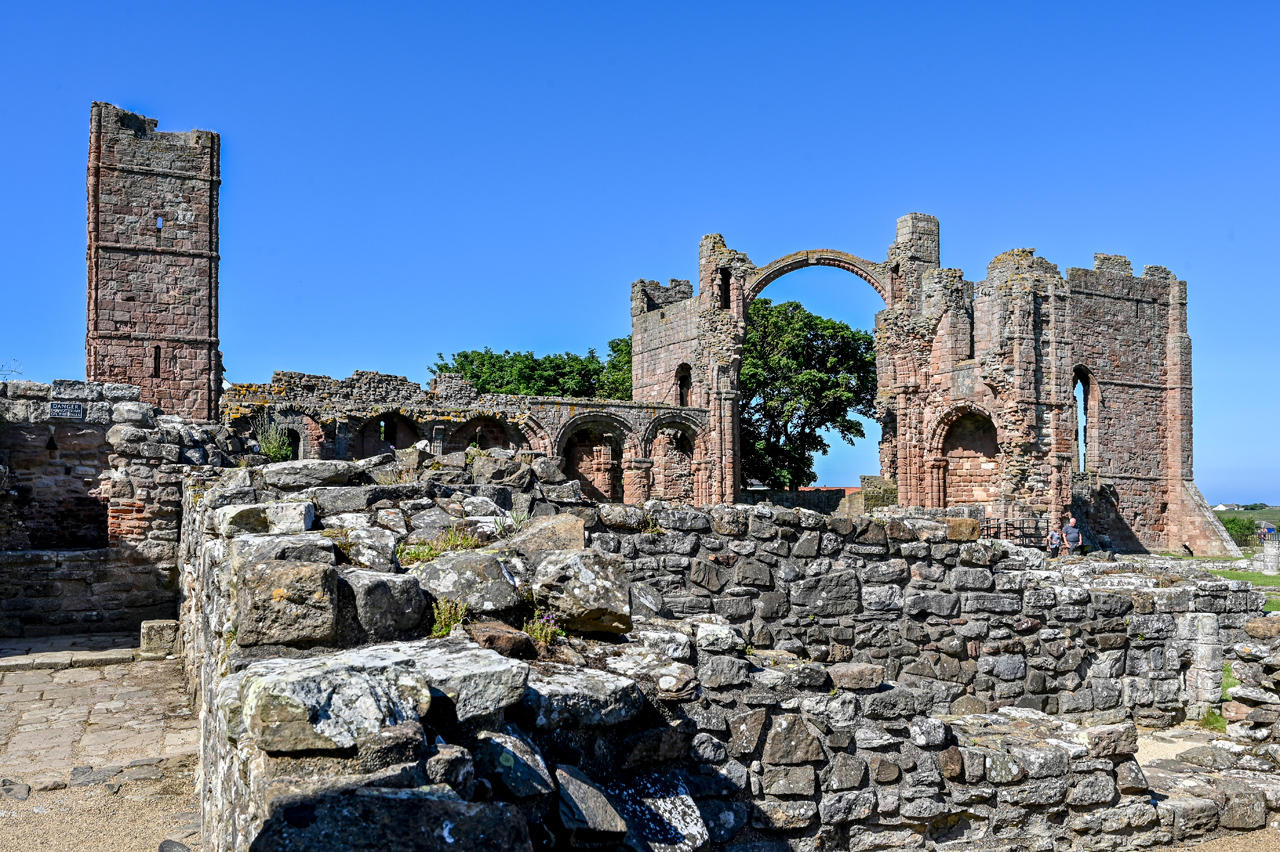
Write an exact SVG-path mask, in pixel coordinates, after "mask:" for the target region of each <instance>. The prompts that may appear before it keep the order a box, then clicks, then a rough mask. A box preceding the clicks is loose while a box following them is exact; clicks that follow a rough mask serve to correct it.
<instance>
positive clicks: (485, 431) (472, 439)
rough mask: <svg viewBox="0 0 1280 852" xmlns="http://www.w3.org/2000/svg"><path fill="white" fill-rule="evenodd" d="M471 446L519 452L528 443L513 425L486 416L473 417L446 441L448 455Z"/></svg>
mask: <svg viewBox="0 0 1280 852" xmlns="http://www.w3.org/2000/svg"><path fill="white" fill-rule="evenodd" d="M471 446H475V447H477V448H479V449H481V450H491V449H494V448H497V449H501V450H519V449H524V448H525V447H527V446H528V442H527V441H525V439H524V435H522V434H521V433H520V430H519V429H518V428H516V427H515V426H514V425H512V424H511V423H508V422H506V421H505V420H499V419H498V418H496V417H488V416H485V417H473V418H471V419H470V420H468V421H467V422H466V423H463V424H462V425H461V426H459V427H458V428H457V429H454V430H453V432H452V433H451V434H450V435H449V439H448V440H447V441H445V447H444V449H445V452H446V453H456V452H460V451H462V450H465V449H467V447H471Z"/></svg>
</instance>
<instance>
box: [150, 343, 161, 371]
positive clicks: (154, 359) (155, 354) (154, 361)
mask: <svg viewBox="0 0 1280 852" xmlns="http://www.w3.org/2000/svg"><path fill="white" fill-rule="evenodd" d="M151 378H153V379H158V378H160V347H159V346H153V347H152V349H151Z"/></svg>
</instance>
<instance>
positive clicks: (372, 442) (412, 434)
mask: <svg viewBox="0 0 1280 852" xmlns="http://www.w3.org/2000/svg"><path fill="white" fill-rule="evenodd" d="M352 420H353V423H352V428H351V433H350V439H349V445H348V454H349V455H353V457H354V458H357V459H362V458H369V457H370V456H374V455H378V454H379V453H383V452H388V451H389V448H390V447H392V446H394V447H395V448H396V449H398V450H401V449H404V448H405V447H409V446H412V445H413V444H414V443H415V442H417V441H418V440H420V439H421V438H422V423H421V422H420V421H419V420H418V419H416V418H414V417H410V416H409V415H407V414H405V413H404V412H403V411H401V410H400V409H398V408H395V407H394V406H386V407H383V408H379V409H377V410H376V411H375V412H374V413H373V414H370V415H369V416H368V417H364V418H361V419H359V420H356V419H355V418H352ZM379 421H386V422H390V423H393V424H394V425H395V430H396V433H395V434H394V435H392V436H391V437H388V438H386V439H385V440H383V439H382V438H376V439H375V438H374V437H373V436H372V434H371V433H369V432H367V431H366V430H368V429H369V428H370V427H371V426H373V425H374V424H375V423H378V422H379ZM402 424H403V425H404V426H407V427H408V433H409V434H405V435H401V434H400V427H401V425H402Z"/></svg>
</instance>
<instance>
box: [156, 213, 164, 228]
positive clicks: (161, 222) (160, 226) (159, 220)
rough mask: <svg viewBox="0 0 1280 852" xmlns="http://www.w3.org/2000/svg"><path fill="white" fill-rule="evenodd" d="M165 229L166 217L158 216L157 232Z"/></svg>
mask: <svg viewBox="0 0 1280 852" xmlns="http://www.w3.org/2000/svg"><path fill="white" fill-rule="evenodd" d="M163 227H164V217H163V216H157V217H156V230H157V231H158V230H160V229H161V228H163Z"/></svg>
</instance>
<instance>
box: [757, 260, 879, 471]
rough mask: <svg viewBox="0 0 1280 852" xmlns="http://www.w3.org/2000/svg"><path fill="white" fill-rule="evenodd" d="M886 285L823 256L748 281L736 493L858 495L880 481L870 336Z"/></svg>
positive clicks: (867, 270) (869, 272)
mask: <svg viewBox="0 0 1280 852" xmlns="http://www.w3.org/2000/svg"><path fill="white" fill-rule="evenodd" d="M850 275H853V276H854V277H855V278H857V279H860V280H857V281H854V280H853V279H851V278H850ZM889 280H890V279H889V277H888V276H885V275H882V271H881V270H879V269H878V267H877V265H876V264H871V263H869V262H867V261H863V260H861V259H860V258H857V257H855V256H853V255H850V254H847V253H845V252H837V251H831V250H825V249H824V250H815V251H805V252H796V253H793V254H790V255H786V256H785V257H782V258H779V259H778V260H775V261H773V262H772V263H770V264H767V265H766V266H764V267H761V268H760V269H758V270H755V271H753V272H749V273H748V274H747V275H746V278H745V281H744V286H743V294H744V305H743V308H742V314H743V316H742V319H743V321H744V322H743V324H742V326H741V327H742V329H743V333H742V338H741V347H742V348H741V350H740V351H741V352H742V357H741V360H740V361H739V362H738V364H737V365H736V370H737V383H736V384H737V390H738V391H739V398H738V406H737V407H738V412H737V414H738V429H739V434H740V437H741V445H740V452H739V453H738V456H739V458H740V460H741V464H742V472H743V481H742V484H743V485H746V484H748V482H749V480H752V479H755V480H758V481H759V482H760V483H762V484H764V485H765V486H767V487H769V488H770V489H791V488H798V487H804V486H808V485H812V484H815V483H821V484H824V485H835V486H856V485H858V482H859V477H860V476H862V475H866V474H878V473H879V472H880V470H881V464H880V455H881V454H880V452H879V450H878V448H877V444H878V442H879V440H880V438H881V430H880V429H879V428H878V421H877V417H876V412H875V409H874V406H875V394H876V384H875V367H876V349H875V342H874V332H873V329H874V328H875V317H876V316H878V315H879V314H880V313H881V312H882V311H883V310H884V309H885V297H886V295H887V294H888V292H889V286H890V285H889V284H888V283H887V282H888V281H889ZM864 284H870V285H871V286H870V288H869V289H868V288H867V287H866V286H864ZM850 285H852V286H850ZM846 326H847V328H848V329H851V330H852V334H848V332H847V331H846V330H845V327H846ZM748 366H749V367H750V368H751V369H750V370H748V369H747V367H748ZM768 389H772V393H767V392H766V390H768ZM846 403H847V404H846ZM850 411H853V412H854V413H855V414H854V416H850V415H849V412H850ZM809 423H822V424H830V425H827V426H824V427H823V428H821V429H817V428H816V427H814V426H809V425H808V424H809ZM798 427H799V428H798ZM815 430H816V431H815ZM782 471H786V474H785V475H783V474H782V473H781V472H782ZM770 475H773V476H774V477H775V478H773V479H770V478H768V477H769V476H770Z"/></svg>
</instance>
